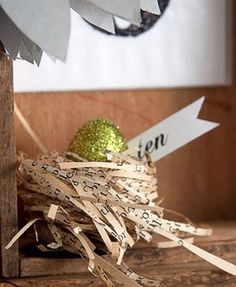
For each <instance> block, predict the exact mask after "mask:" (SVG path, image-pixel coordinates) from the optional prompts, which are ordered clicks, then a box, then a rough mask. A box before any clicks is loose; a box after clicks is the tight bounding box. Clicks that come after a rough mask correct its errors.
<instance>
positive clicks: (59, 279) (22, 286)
mask: <svg viewBox="0 0 236 287" xmlns="http://www.w3.org/2000/svg"><path fill="white" fill-rule="evenodd" d="M213 227H214V231H215V232H214V234H213V236H211V237H202V238H199V239H198V240H197V242H196V244H197V245H198V246H200V247H203V248H205V249H206V250H208V251H210V252H212V253H214V254H216V255H219V256H221V257H222V258H226V259H228V260H230V261H231V262H233V263H236V222H222V223H217V224H214V225H213ZM138 247H139V251H138V250H137V249H138ZM136 248H137V249H136V250H133V251H132V252H130V253H129V255H128V257H126V263H127V264H128V265H130V267H132V268H133V270H134V271H136V272H137V273H139V274H141V275H144V276H146V277H150V278H153V279H161V280H162V282H163V283H162V286H163V287H164V286H165V287H167V286H169V287H172V286H173V287H189V286H198V287H209V286H210V287H223V286H224V287H234V286H236V277H235V276H231V275H228V274H227V273H225V272H221V271H219V270H218V269H216V268H214V267H213V266H211V265H209V264H208V263H206V262H204V261H202V260H200V259H199V258H197V257H195V256H192V255H191V254H190V253H188V254H187V251H184V249H183V248H181V247H177V248H173V249H166V250H161V251H160V250H157V249H156V248H150V247H149V248H145V246H144V245H143V244H141V245H140V246H137V247H136ZM24 260H25V263H26V261H27V260H26V259H24ZM38 260H39V258H37V259H32V258H29V261H28V263H29V264H30V265H31V267H30V269H29V270H31V271H32V270H35V269H37V268H38V267H39V266H37V264H38V263H37V261H38ZM57 260H58V259H56V260H55V261H54V263H53V260H51V261H47V260H45V259H42V261H41V263H40V264H43V262H44V263H46V262H47V263H46V264H47V265H46V267H47V268H48V269H50V272H48V273H50V275H52V274H53V273H54V271H55V269H57V268H59V269H58V273H60V275H58V276H43V277H34V278H33V277H31V278H21V279H14V280H10V279H9V280H8V282H6V281H4V282H3V281H2V282H1V281H0V287H10V286H11V285H10V283H11V284H13V285H14V284H15V285H14V286H18V287H33V286H34V287H51V286H55V287H69V286H74V287H85V286H90V287H95V286H96V287H101V286H104V284H103V283H101V282H100V281H99V280H98V279H96V278H95V277H93V276H92V275H91V274H90V273H89V272H87V271H86V267H85V264H84V262H83V261H82V260H80V259H75V261H74V259H73V260H67V262H66V261H65V260H63V259H60V262H61V263H59V266H58V265H57V263H58V262H59V261H57ZM38 262H39V261H38ZM63 264H66V265H67V266H64V269H67V271H68V270H69V268H70V267H69V266H70V265H71V270H70V272H72V273H76V272H77V274H67V275H66V274H64V273H63V266H62V265H63ZM78 270H79V273H78ZM39 275H40V274H38V276H39ZM41 275H42V273H41ZM117 286H120V285H119V284H118V285H117Z"/></svg>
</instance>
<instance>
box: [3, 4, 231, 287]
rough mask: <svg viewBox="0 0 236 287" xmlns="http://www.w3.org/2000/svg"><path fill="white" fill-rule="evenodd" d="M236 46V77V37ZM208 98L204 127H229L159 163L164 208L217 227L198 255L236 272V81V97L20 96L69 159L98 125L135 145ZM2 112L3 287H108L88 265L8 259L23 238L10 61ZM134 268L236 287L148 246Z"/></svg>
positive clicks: (34, 122)
mask: <svg viewBox="0 0 236 287" xmlns="http://www.w3.org/2000/svg"><path fill="white" fill-rule="evenodd" d="M234 6H235V7H234V10H235V9H236V5H234ZM235 12H236V10H235ZM235 23H236V21H234V27H235ZM234 34H235V33H234ZM232 46H233V58H232V59H233V67H236V62H235V54H236V42H235V37H234V38H233V43H232ZM202 95H205V96H206V103H205V105H204V107H203V110H202V112H201V117H202V118H206V119H209V120H212V121H216V122H220V123H221V127H220V128H218V129H217V130H215V131H212V132H211V133H209V134H208V135H205V136H204V137H202V138H200V139H198V140H197V141H195V142H193V143H191V144H189V145H187V146H186V147H184V148H182V149H181V150H179V151H177V152H175V153H174V154H172V155H170V156H168V157H166V158H164V159H162V160H161V161H160V162H158V177H159V190H160V193H161V195H162V196H164V197H165V202H164V206H166V207H168V208H171V209H174V210H176V211H180V212H182V213H184V214H186V215H187V216H188V217H190V218H191V219H193V220H194V221H197V222H211V224H212V225H213V227H214V230H215V233H214V235H213V236H212V237H209V238H201V239H198V241H196V244H197V245H198V246H201V247H202V248H204V249H206V250H209V251H210V252H212V253H214V254H216V255H219V256H221V257H224V258H226V259H228V260H230V261H231V262H234V263H236V232H235V230H236V229H235V227H236V208H235V202H236V193H235V190H236V180H235V174H236V164H235V162H236V153H235V147H236V134H235V124H236V77H235V75H234V76H233V84H232V85H231V86H230V87H214V88H195V89H162V90H139V91H107V92H102V91H101V92H64V93H35V94H34V93H30V94H17V95H15V100H16V103H17V104H18V106H19V108H20V110H21V111H22V113H23V114H24V115H25V117H26V118H27V120H28V121H29V123H30V124H31V126H32V128H33V129H34V130H35V131H36V132H37V134H38V136H39V137H40V138H41V140H42V141H43V142H44V144H45V145H46V146H47V147H48V148H49V149H56V150H59V151H64V150H65V149H66V148H67V146H68V143H69V141H70V139H71V137H72V136H73V134H74V133H75V131H76V130H77V129H78V128H79V127H80V126H81V125H82V123H83V122H84V121H86V120H88V119H91V118H96V117H105V118H108V119H111V120H113V121H114V122H116V123H117V124H118V125H119V126H120V128H121V130H122V131H123V133H124V134H125V136H126V137H127V139H129V138H132V137H133V136H135V135H137V134H138V133H140V132H141V131H143V130H145V129H146V128H149V127H150V126H151V125H153V124H155V123H156V122H158V121H159V120H161V119H163V118H165V117H167V116H169V115H170V114H171V113H173V112H175V111H177V110H179V109H180V108H182V107H184V106H185V105H187V104H189V103H190V102H192V101H193V100H195V99H197V98H198V97H200V96H202ZM0 106H1V110H0V125H1V138H0V143H1V145H0V152H1V159H0V172H1V180H0V193H1V200H0V216H1V221H0V241H1V253H0V256H1V277H2V282H1V281H0V287H7V286H11V285H9V283H7V282H10V283H11V284H13V285H14V284H15V285H17V286H22V287H23V286H25V287H26V286H27V287H29V286H48V287H49V286H102V284H101V283H100V282H99V280H97V279H96V278H93V276H92V275H90V274H89V273H88V272H87V270H86V268H87V267H86V266H85V265H84V264H83V262H82V261H81V260H80V259H77V258H75V259H68V258H64V259H57V258H48V259H46V258H35V257H26V256H23V255H22V254H20V255H19V254H18V253H19V252H18V247H17V245H15V246H14V247H13V248H11V249H9V250H8V251H6V250H5V249H4V246H5V244H6V243H7V241H8V240H9V238H11V237H12V236H13V234H14V233H15V232H16V230H17V202H16V181H15V170H14V169H15V165H14V163H15V142H14V128H13V126H14V124H13V115H12V112H13V92H12V63H11V62H10V61H9V60H7V59H6V58H5V57H1V59H0ZM15 128H16V129H15V133H16V148H17V150H23V151H25V152H27V153H29V154H31V155H36V154H37V153H38V152H39V151H38V150H37V147H36V146H35V145H34V143H33V142H32V141H31V139H30V138H29V137H28V135H27V134H26V133H25V131H24V129H23V128H22V126H21V124H20V123H19V122H18V121H17V120H16V122H15ZM137 249H138V250H139V251H137ZM126 262H127V263H128V264H129V265H130V267H131V268H133V269H134V271H137V272H139V273H141V274H143V275H146V276H150V277H153V278H159V277H162V278H163V279H164V285H163V286H175V287H176V286H183V287H184V286H191V285H193V286H214V287H215V286H228V287H230V286H236V280H235V278H234V277H232V276H229V275H227V274H225V273H223V272H221V271H219V270H216V269H215V268H213V267H212V266H210V265H209V264H207V263H205V262H203V261H202V260H200V259H199V258H198V257H196V256H193V255H191V254H190V253H189V252H187V251H186V250H183V249H182V248H179V247H178V248H174V249H171V250H158V249H156V248H155V247H153V246H151V245H144V244H142V243H140V244H139V245H137V246H136V247H135V249H133V250H130V251H129V252H128V254H127V256H126ZM78 270H79V272H78ZM13 277H17V278H15V279H13ZM3 278H4V279H3ZM6 281H7V282H6ZM99 284H100V285H99Z"/></svg>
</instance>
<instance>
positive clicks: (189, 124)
mask: <svg viewBox="0 0 236 287" xmlns="http://www.w3.org/2000/svg"><path fill="white" fill-rule="evenodd" d="M204 99H205V98H204V97H202V98H200V99H199V100H197V101H195V102H193V103H192V104H190V105H189V106H187V107H185V108H183V109H182V110H180V111H178V112H177V113H175V114H173V115H172V116H170V117H168V118H167V119H165V120H163V121H161V122H160V123H158V124H157V125H155V126H153V127H152V128H150V129H148V130H147V131H145V132H143V133H141V134H140V135H138V136H137V137H135V138H134V139H132V140H130V141H129V143H128V145H129V147H139V148H140V151H139V152H138V156H139V157H140V158H143V157H144V153H145V151H146V152H149V153H150V154H151V155H152V159H153V160H154V161H157V160H159V159H161V158H163V157H164V156H166V155H168V154H170V153H171V152H173V151H175V150H177V149H178V148H180V147H182V146H183V145H185V144H187V143H189V142H191V141H192V140H194V139H196V138H198V137H200V136H201V135H203V134H205V133H207V132H209V131H210V130H212V129H214V128H216V127H217V126H218V125H219V124H218V123H214V122H209V121H205V120H201V119H198V118H197V117H198V114H199V112H200V109H201V107H202V104H203V102H204Z"/></svg>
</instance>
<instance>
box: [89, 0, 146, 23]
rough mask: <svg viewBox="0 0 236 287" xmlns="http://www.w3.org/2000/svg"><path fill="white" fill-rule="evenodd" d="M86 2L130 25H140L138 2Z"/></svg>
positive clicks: (96, 0) (113, 0) (105, 0)
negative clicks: (126, 21)
mask: <svg viewBox="0 0 236 287" xmlns="http://www.w3.org/2000/svg"><path fill="white" fill-rule="evenodd" d="M88 2H91V3H93V4H94V5H96V6H97V7H99V8H101V9H103V10H105V11H107V12H109V13H111V14H113V15H116V16H119V17H121V18H123V19H125V20H128V21H129V22H130V23H132V24H135V25H139V24H140V23H141V16H140V0H129V1H127V0H112V1H111V0H88Z"/></svg>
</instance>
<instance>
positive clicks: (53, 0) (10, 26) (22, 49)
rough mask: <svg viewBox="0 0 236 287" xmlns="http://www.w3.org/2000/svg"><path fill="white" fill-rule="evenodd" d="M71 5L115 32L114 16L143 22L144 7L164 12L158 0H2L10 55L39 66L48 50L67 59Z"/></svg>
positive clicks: (2, 33)
mask: <svg viewBox="0 0 236 287" xmlns="http://www.w3.org/2000/svg"><path fill="white" fill-rule="evenodd" d="M70 8H72V9H73V10H75V11H76V12H77V13H78V14H80V15H81V16H82V17H83V18H84V19H85V20H87V21H88V22H90V23H92V24H93V25H96V26H98V27H99V28H102V29H104V30H106V31H108V32H110V33H114V31H115V27H114V19H113V17H114V16H118V17H121V18H123V19H125V20H126V21H129V22H130V23H132V24H135V25H139V24H140V23H141V16H140V10H141V9H142V10H145V11H148V12H151V13H154V14H160V9H159V5H158V1H157V0H129V1H127V0H112V1H110V0H60V1H58V0H41V1H38V0H22V1H15V0H0V41H1V42H2V43H3V45H4V47H5V49H6V52H7V54H8V55H9V56H10V57H11V58H12V59H16V58H17V56H18V55H19V56H20V57H21V58H22V59H24V60H27V61H28V62H30V63H34V62H36V63H37V64H38V65H39V63H40V60H41V56H42V51H45V52H46V53H48V54H49V55H51V56H53V57H55V58H58V59H61V60H62V61H65V59H66V55H67V49H68V42H69V37H70ZM78 28H79V27H78Z"/></svg>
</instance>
